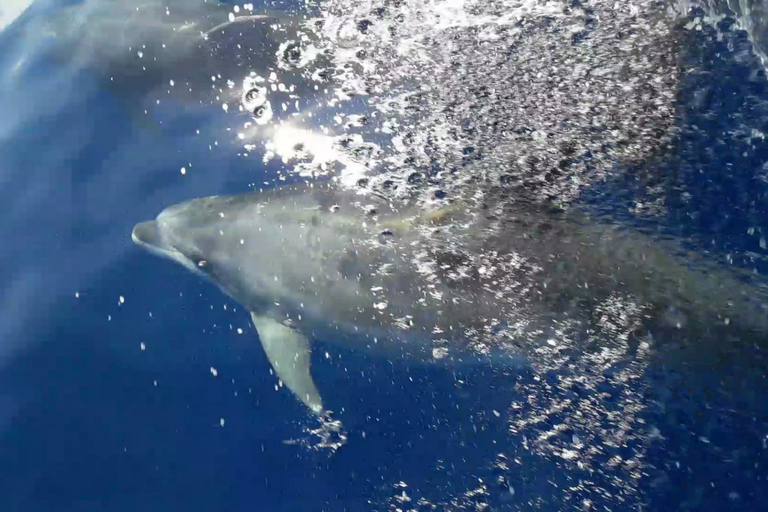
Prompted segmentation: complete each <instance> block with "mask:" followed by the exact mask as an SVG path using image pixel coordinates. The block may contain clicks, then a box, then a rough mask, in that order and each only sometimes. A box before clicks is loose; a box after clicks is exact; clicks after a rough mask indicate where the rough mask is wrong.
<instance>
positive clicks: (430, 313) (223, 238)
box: [132, 181, 768, 413]
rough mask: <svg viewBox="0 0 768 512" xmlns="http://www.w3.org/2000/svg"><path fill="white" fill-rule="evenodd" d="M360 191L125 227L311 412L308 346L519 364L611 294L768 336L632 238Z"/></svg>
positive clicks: (734, 302) (718, 288)
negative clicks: (214, 289) (190, 283)
mask: <svg viewBox="0 0 768 512" xmlns="http://www.w3.org/2000/svg"><path fill="white" fill-rule="evenodd" d="M359 192H360V191H358V190H355V189H349V188H346V187H340V186H338V185H337V184H336V183H335V182H334V181H327V182H307V183H299V184H293V185H288V186H283V187H278V188H273V189H268V190H260V191H258V192H252V193H247V194H241V195H234V196H213V197H206V198H198V199H192V200H189V201H186V202H183V203H180V204H177V205H175V206H171V207H169V208H167V209H165V210H164V211H162V212H161V213H160V214H159V215H158V216H157V218H156V219H155V220H151V221H148V222H142V223H140V224H138V225H136V226H135V228H134V229H133V232H132V238H133V241H134V242H135V243H137V244H138V245H139V246H141V247H143V248H145V249H147V250H149V251H150V252H152V253H155V254H157V255H160V256H162V257H164V258H167V259H170V260H173V261H176V262H177V263H180V264H181V265H183V266H184V267H186V268H187V269H189V270H190V271H192V272H194V273H195V274H197V275H199V276H203V277H205V278H206V279H208V280H210V281H212V282H213V283H215V284H216V285H217V286H218V287H219V288H220V289H221V290H222V291H223V292H224V293H226V294H227V295H229V296H230V297H232V298H233V299H235V300H236V301H238V302H239V303H241V304H242V305H243V306H244V307H245V308H246V309H248V310H249V311H250V314H251V319H252V321H253V325H254V326H255V328H256V330H257V332H258V335H259V338H260V340H261V344H262V346H263V348H264V351H265V352H266V355H267V357H268V359H269V361H270V362H271V364H272V366H273V368H274V369H275V371H276V373H277V375H278V377H279V378H280V379H281V380H282V381H283V383H284V384H285V385H286V386H287V387H288V388H289V389H290V390H292V391H293V393H295V395H296V396H297V397H298V398H299V399H300V400H301V401H302V402H303V403H304V404H306V405H307V406H308V407H309V408H310V409H311V410H312V411H315V412H317V413H320V412H322V411H323V410H324V409H323V401H322V399H321V396H320V393H319V392H318V389H317V386H316V384H315V382H314V380H313V378H312V375H311V371H310V359H311V358H310V354H311V340H312V339H322V340H328V341H332V342H338V343H343V344H345V345H349V346H352V347H355V348H359V349H362V350H366V351H370V352H374V353H381V354H383V355H386V356H388V357H395V356H398V357H399V356H402V357H405V358H408V359H412V360H416V361H425V362H432V361H434V362H440V361H442V362H445V363H457V364H461V363H462V362H465V361H469V362H471V361H472V360H478V359H479V360H485V361H488V358H489V357H490V358H492V359H491V360H492V361H495V360H499V359H498V358H495V355H494V354H496V355H498V354H501V355H504V354H508V355H510V359H508V361H510V362H511V361H514V360H518V361H519V358H520V357H522V358H523V359H524V358H525V357H526V354H529V353H531V352H532V351H535V349H536V347H537V343H539V341H540V340H541V337H542V333H546V332H547V328H548V327H547V324H549V326H550V327H551V326H552V325H555V326H556V325H558V317H559V318H560V319H561V320H562V319H563V318H572V317H574V315H575V314H576V313H575V312H576V311H578V310H579V308H581V309H583V308H585V307H587V308H588V306H589V304H594V303H596V301H600V300H603V299H605V298H607V297H610V296H612V295H615V294H617V293H629V294H631V296H632V297H634V298H636V300H637V301H639V302H642V303H648V304H652V305H653V306H654V307H655V309H651V310H649V311H657V312H659V313H658V316H659V318H660V319H661V320H662V321H664V319H667V321H671V322H674V323H675V324H676V327H677V328H680V327H681V323H685V322H689V323H693V322H694V321H696V322H700V321H709V322H716V323H717V322H719V323H721V324H728V323H730V322H733V324H732V325H735V324H736V323H740V324H742V325H744V326H746V327H747V328H749V329H761V330H763V331H765V330H766V328H768V322H767V321H766V310H765V307H764V301H763V298H764V294H761V292H759V291H758V289H757V288H756V287H754V286H751V285H747V284H744V283H743V282H741V280H740V279H739V278H738V277H737V276H734V275H731V274H729V273H727V272H724V271H723V270H722V269H720V268H719V266H718V265H716V264H712V263H708V262H707V261H705V260H703V259H701V258H698V257H697V256H695V255H693V254H687V253H683V252H680V251H679V250H676V249H675V248H673V247H672V246H667V245H665V244H664V243H663V242H662V241H659V240H656V239H654V238H653V237H650V236H647V235H643V234H642V233H639V232H633V231H631V230H624V229H620V228H618V227H616V226H614V225H610V224H606V223H601V222H595V221H589V222H588V220H589V219H586V218H585V217H584V216H577V215H573V216H560V217H558V216H556V215H551V214H547V213H543V212H535V211H531V210H530V209H522V208H520V209H514V208H512V207H509V206H503V207H502V208H504V209H505V210H506V211H505V212H504V215H496V214H494V212H493V208H495V207H493V206H491V207H489V205H475V204H472V203H471V202H470V201H455V202H454V203H452V204H446V205H443V206H441V207H439V208H432V209H430V208H425V207H424V206H423V205H419V204H418V203H416V202H413V203H409V202H405V203H403V204H402V205H400V204H398V205H395V204H394V203H392V202H390V200H388V199H387V198H384V197H379V196H377V195H372V194H367V195H361V194H360V193H359ZM496 208H498V206H497V207H496ZM495 213H500V212H495ZM500 219H502V220H500ZM678 249H679V248H678ZM672 313H674V314H672ZM670 319H671V320H670ZM550 332H551V329H550ZM545 337H546V335H545ZM537 340H538V341H537ZM501 360H505V359H501Z"/></svg>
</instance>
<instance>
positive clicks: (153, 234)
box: [131, 220, 205, 277]
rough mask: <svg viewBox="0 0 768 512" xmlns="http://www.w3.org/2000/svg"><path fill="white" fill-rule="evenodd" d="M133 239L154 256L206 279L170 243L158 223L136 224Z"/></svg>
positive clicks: (153, 221) (150, 221) (132, 233)
mask: <svg viewBox="0 0 768 512" xmlns="http://www.w3.org/2000/svg"><path fill="white" fill-rule="evenodd" d="M131 238H132V239H133V242H134V243H135V244H136V245H139V246H140V247H143V248H144V249H146V250H147V251H149V252H151V253H152V254H155V255H157V256H161V257H163V258H168V259H170V260H173V261H176V262H177V263H181V264H182V265H184V266H185V267H186V268H188V269H189V270H191V271H192V272H194V273H195V274H197V275H200V276H203V277H205V274H204V273H203V272H201V271H200V269H199V268H197V267H196V266H195V265H194V263H192V262H191V261H190V260H189V258H187V257H186V256H184V254H183V253H182V252H181V251H179V250H178V249H176V248H175V247H174V246H173V245H172V244H171V243H169V242H168V238H167V237H166V235H165V234H164V233H163V232H162V231H161V229H160V224H159V223H158V221H156V220H149V221H147V222H141V223H139V224H136V226H135V227H134V228H133V231H132V232H131Z"/></svg>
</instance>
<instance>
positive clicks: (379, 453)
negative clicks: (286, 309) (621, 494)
mask: <svg viewBox="0 0 768 512" xmlns="http://www.w3.org/2000/svg"><path fill="white" fill-rule="evenodd" d="M20 21H21V22H23V21H24V20H23V19H22V20H20ZM15 30H16V27H11V28H9V29H8V30H7V31H6V32H5V33H3V34H0V65H1V66H2V68H3V72H4V74H6V75H7V70H8V69H9V68H10V67H11V66H12V65H13V63H14V62H15V58H16V56H17V50H18V49H17V48H16V47H15V46H14V41H15V40H16V39H14V38H15V37H17V34H16V33H15ZM729 45H730V48H729ZM749 55H750V54H749V52H748V41H747V40H746V38H745V37H744V35H743V34H739V33H732V34H731V36H730V40H729V41H723V42H717V41H716V40H715V39H714V38H712V37H711V34H707V33H706V31H705V33H704V34H699V35H696V36H692V37H691V41H690V47H689V51H688V52H686V56H685V58H687V59H691V60H692V61H693V62H695V63H696V65H697V67H698V68H699V69H702V68H703V69H705V70H706V73H704V72H702V73H701V74H698V75H689V76H686V78H685V79H684V82H683V85H682V87H681V90H680V93H679V106H678V109H679V116H680V126H681V135H680V141H681V148H682V151H681V157H680V159H679V160H678V161H671V162H667V165H668V166H669V169H664V171H665V173H664V174H665V176H667V178H666V180H667V182H666V183H665V190H666V192H667V197H668V198H669V202H668V204H669V205H670V209H669V212H670V213H669V215H668V217H667V218H666V219H664V220H663V221H662V224H663V227H664V229H666V230H668V231H670V232H673V233H674V234H676V235H678V236H682V237H690V238H691V242H690V243H691V244H692V245H693V246H694V247H698V248H699V249H700V250H705V249H706V250H713V251H716V252H720V253H727V252H729V251H741V252H743V251H747V250H748V251H754V252H760V246H759V231H758V235H755V234H748V233H747V229H746V227H747V226H757V227H758V228H762V229H768V205H767V203H766V195H765V193H766V183H765V181H762V180H760V179H758V178H757V177H756V175H757V170H759V169H761V168H762V166H763V164H764V163H765V162H766V161H768V145H766V143H765V141H764V140H761V139H752V140H749V141H748V140H745V139H744V137H742V136H738V135H737V136H725V135H723V134H725V133H729V132H732V131H733V130H735V129H737V128H738V127H740V126H743V125H745V124H747V125H749V126H760V127H762V130H763V132H765V133H768V107H766V103H765V102H766V101H768V82H766V77H765V74H764V73H762V72H755V69H756V68H757V65H756V64H755V61H754V57H750V56H749ZM23 73H24V75H23V80H20V81H18V80H17V81H15V82H13V81H10V80H5V81H4V82H0V87H2V94H1V95H0V113H2V116H3V117H2V120H0V184H2V188H1V189H0V205H2V208H3V216H2V217H0V238H1V239H2V242H0V243H2V251H1V252H0V283H2V290H3V291H2V295H0V340H1V341H0V364H1V365H2V366H1V367H0V510H1V511H25V512H37V511H107V510H108V511H135V510H143V511H154V510H157V511H161V510H162V511H167V510H184V511H197V510H200V511H203V510H206V511H208V510H216V511H243V510H265V511H266V510H269V511H278V510H284V511H289V510H291V511H295V510H307V511H315V510H317V511H320V510H324V511H340V510H349V511H352V510H355V511H357V510H368V509H371V510H384V509H386V508H387V507H388V505H389V504H390V503H392V500H391V499H390V498H391V497H392V496H394V495H395V494H399V493H400V492H401V491H399V490H398V491H397V492H395V490H393V489H394V488H393V485H394V484H396V483H397V482H399V481H404V482H407V483H408V485H409V487H408V488H407V489H406V490H407V492H408V494H409V495H410V496H411V497H412V498H413V501H412V502H411V503H410V504H409V506H412V507H416V506H417V505H416V500H417V499H418V497H420V496H424V497H426V498H428V499H429V500H431V501H436V500H439V499H441V498H448V497H450V496H453V495H459V494H462V493H464V492H466V491H467V490H469V489H472V488H474V487H475V486H477V482H478V479H482V480H483V481H485V482H490V489H491V490H490V494H489V495H488V496H486V497H484V498H482V499H478V501H477V503H481V502H489V503H491V510H517V509H533V508H541V509H543V510H559V509H560V506H561V501H560V499H561V496H562V489H563V488H564V487H567V486H569V485H575V482H576V481H577V480H578V479H588V478H590V477H591V478H594V479H595V480H598V481H600V479H605V478H606V476H605V475H590V474H587V473H586V472H585V473H584V474H576V473H573V472H567V471H563V469H562V466H561V465H560V463H559V462H558V461H557V460H550V459H546V458H542V457H537V456H534V455H531V454H527V453H526V451H525V450H524V449H523V447H522V442H521V440H520V439H518V438H516V437H514V436H510V435H509V434H508V432H507V430H508V426H507V424H506V422H505V421H504V418H503V417H502V418H497V417H496V416H495V415H493V414H491V411H493V410H497V411H506V410H507V408H508V404H509V403H510V401H511V400H513V399H514V398H515V395H516V391H515V388H514V384H515V382H518V381H526V380H530V379H531V375H528V374H527V373H526V371H525V370H523V369H510V370H501V369H498V368H495V369H490V368H488V369H482V368H476V369H467V370H464V371H463V373H461V374H455V373H454V372H453V371H451V370H447V369H443V368H439V367H434V368H424V367H409V366H407V365H406V364H405V363H402V362H389V361H386V360H381V359H375V358H371V357H368V356H366V355H363V354H359V353H355V352H349V351H344V350H343V349H340V348H338V347H336V346H332V345H326V344H323V343H321V344H320V347H319V350H315V357H314V359H313V365H314V366H313V373H314V375H315V378H316V381H317V382H318V383H319V386H320V388H321V391H322V392H323V394H324V396H325V397H326V400H327V401H328V403H329V407H330V409H332V410H334V411H336V417H338V418H340V419H341V420H342V422H343V424H344V427H345V429H346V431H347V432H348V433H349V440H348V442H347V444H346V445H345V446H343V447H342V448H341V449H340V450H339V451H338V452H337V453H333V454H332V453H329V451H327V450H320V451H314V450H312V449H310V448H307V447H305V446H302V445H301V444H291V443H285V442H284V441H286V440H297V439H298V440H304V441H307V440H309V441H311V440H312V439H313V438H312V436H311V435H310V434H308V433H306V432H305V428H316V424H315V422H314V420H313V419H312V418H311V417H309V415H308V414H307V412H306V411H305V410H304V408H303V406H301V404H299V403H298V402H297V401H296V400H295V399H294V397H293V396H292V395H290V393H288V392H287V391H285V390H281V391H280V392H274V386H275V383H276V379H275V377H273V376H271V375H270V371H269V363H268V362H267V360H266V358H265V356H264V354H263V352H262V351H261V348H260V346H259V343H258V340H257V338H256V337H255V334H254V333H252V331H251V330H250V328H249V323H248V318H247V315H246V314H245V312H244V311H242V310H241V309H240V308H239V307H238V306H237V305H236V304H235V303H233V302H232V301H231V300H228V299H227V298H225V297H224V296H223V295H221V293H220V292H219V291H217V290H216V289H215V288H214V287H212V286H210V285H208V284H206V283H203V282H200V280H199V279H198V278H197V277H195V276H193V275H191V274H189V273H188V272H187V271H185V270H184V269H183V268H181V267H179V266H177V265H173V264H171V263H168V262H165V261H161V260H160V259H158V258H156V257H153V256H151V255H148V254H146V253H144V252H143V251H141V250H140V249H138V248H136V247H135V246H133V244H132V243H131V240H130V230H131V227H132V226H133V224H134V223H135V222H137V221H140V220H145V219H146V218H149V217H151V216H153V215H155V214H156V213H157V212H158V211H160V210H161V209H162V208H163V207H165V206H167V205H169V204H173V203H176V202H179V201H182V200H184V199H187V198H190V197H195V196H202V195H212V194H216V193H222V192H238V191H243V190H245V189H247V188H248V187H249V185H250V184H251V183H254V182H259V181H260V173H266V172H267V170H264V169H263V168H261V164H259V163H258V162H259V161H258V159H255V158H250V159H245V158H243V157H242V156H240V155H239V152H240V147H239V144H237V143H236V141H229V140H226V139H225V138H224V137H222V136H221V129H222V127H223V126H225V115H224V113H223V112H222V111H221V110H220V109H216V108H211V109H210V110H206V109H195V110H189V111H185V110H182V106H181V105H174V104H173V103H172V102H170V103H169V104H168V105H166V106H164V109H163V110H161V111H160V113H159V114H158V115H159V116H160V118H161V119H163V121H164V123H163V125H162V128H161V129H151V128H148V127H146V126H141V125H140V124H139V123H137V120H136V119H135V118H134V117H132V116H131V115H130V114H129V112H127V111H126V109H125V107H124V105H123V104H122V103H121V100H120V98H118V97H116V96H115V95H114V94H113V92H111V91H109V90H108V89H105V88H103V87H102V86H101V84H100V83H99V82H98V81H97V80H96V78H95V77H94V76H92V75H91V74H89V73H88V71H87V70H84V71H81V72H78V73H76V74H62V71H61V70H60V69H58V68H57V67H56V66H55V63H52V62H48V61H46V60H45V59H43V60H41V61H33V62H31V63H30V64H29V65H28V66H27V67H25V68H24V71H23ZM22 84H23V86H22ZM702 98H703V99H702ZM713 113H714V114H715V115H713ZM164 115H165V116H166V117H163V116H164ZM692 125H696V126H697V127H698V129H697V130H692V129H690V126H692ZM198 129H199V130H200V134H197V133H196V130H198ZM214 140H217V141H218V142H219V143H218V145H216V146H214V147H213V149H209V144H212V143H213V141H214ZM189 163H192V166H191V167H189ZM182 166H187V167H188V168H189V172H188V173H187V174H186V175H183V176H182V175H181V174H180V172H179V169H180V167H182ZM606 187H607V188H609V189H610V190H609V191H608V192H599V194H600V195H599V197H600V198H601V199H600V200H601V201H605V198H606V197H609V198H613V201H614V202H613V203H610V204H612V205H614V206H615V207H616V209H617V210H619V209H620V206H621V205H622V204H623V201H624V200H625V199H626V198H625V194H624V193H623V192H615V191H616V190H619V191H624V190H625V189H624V188H621V187H617V186H615V184H610V185H606ZM628 189H629V188H627V189H626V190H628ZM683 192H686V193H687V194H688V195H684V194H683ZM638 222H643V219H638ZM712 241H713V242H712ZM759 266H760V264H758V267H759ZM766 270H768V269H766ZM76 293H77V294H78V296H77V297H76ZM121 296H122V297H124V298H125V302H124V303H122V304H121V303H120V302H119V298H120V297H121ZM224 305H227V308H226V309H224ZM237 328H242V329H243V330H244V331H245V333H243V334H238V333H237ZM142 343H144V344H145V347H146V348H145V350H142V349H141V344H142ZM764 348H765V345H763V346H762V347H759V346H757V345H756V346H755V347H754V348H752V347H750V348H748V349H739V348H736V349H732V350H724V354H723V359H722V363H721V366H719V367H718V368H721V369H722V365H732V366H733V371H730V370H726V371H723V372H722V373H718V372H714V371H710V369H709V367H707V366H706V364H701V365H698V366H697V364H696V363H695V362H694V363H692V364H691V365H690V366H689V367H687V370H680V369H679V368H678V369H676V370H674V371H666V370H665V369H664V368H652V369H651V370H650V371H649V373H648V374H647V375H646V379H647V382H649V383H650V385H649V389H648V390H647V392H646V397H647V398H648V401H649V403H653V404H654V406H653V407H650V408H649V410H648V411H647V412H646V413H645V417H646V419H647V421H648V422H649V423H651V422H652V423H654V424H656V425H657V426H658V428H659V430H660V432H661V435H662V436H663V437H664V438H665V442H664V443H663V444H658V445H654V447H652V448H651V449H650V450H649V452H648V454H647V458H648V459H649V460H648V462H650V463H652V464H653V465H654V466H656V467H657V468H663V469H666V471H665V472H664V476H663V477H662V476H661V474H662V472H661V471H657V472H655V473H652V474H646V475H644V476H643V480H642V482H641V484H640V489H641V490H642V492H643V493H644V494H645V498H646V499H647V501H648V502H649V503H650V505H651V507H652V510H680V509H690V510H768V482H766V475H767V473H766V463H767V461H768V456H767V454H768V450H766V442H768V402H766V400H765V397H766V391H768V383H766V378H765V368H766V365H767V364H768V357H767V356H766V354H765V352H764ZM325 352H328V353H329V356H330V358H328V359H327V358H325V357H323V354H324V353H325ZM211 367H213V368H216V370H217V372H218V376H217V377H213V376H212V375H211V371H210V368H211ZM676 372H679V373H676ZM723 375H726V376H727V379H725V380H726V382H725V383H723ZM552 378H555V376H552ZM608 391H609V392H610V391H611V390H608ZM607 401H608V402H610V398H608V399H607ZM608 407H610V405H608ZM222 418H223V419H224V420H225V422H224V425H223V426H222V425H221V423H220V420H221V419H222ZM542 428H543V427H542ZM701 438H705V439H706V440H707V441H706V442H705V441H702V440H701ZM502 452H503V453H505V454H507V455H508V456H513V455H514V456H517V457H519V458H520V464H513V465H511V467H510V469H508V470H505V471H499V470H495V469H493V468H492V467H491V462H492V461H494V460H495V459H496V457H497V454H499V453H502ZM436 468H439V469H437V470H436ZM500 475H502V476H504V478H505V479H506V480H505V481H509V482H513V483H514V488H515V494H514V496H513V495H511V493H510V492H509V490H508V486H507V485H506V484H505V485H499V484H495V483H494V482H495V479H498V477H499V476H500ZM734 493H735V494H734ZM576 494H577V495H579V493H578V492H577V493H576ZM581 495H583V497H589V498H590V499H591V500H592V501H593V502H595V503H596V504H597V508H596V509H597V510H601V508H600V506H599V505H600V499H601V498H600V496H599V494H596V493H590V491H583V493H582V494H581ZM548 496H549V497H551V501H549V502H548V501H547V497H548ZM529 500H538V501H536V502H532V501H529ZM466 503H471V500H470V501H468V502H462V505H466ZM568 506H569V507H572V508H575V507H576V506H577V503H575V502H569V504H568ZM576 509H577V508H576ZM613 509H614V510H616V508H613ZM624 509H626V510H637V507H636V506H634V505H626V506H625V508H624Z"/></svg>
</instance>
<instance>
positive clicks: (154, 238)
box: [131, 220, 163, 249]
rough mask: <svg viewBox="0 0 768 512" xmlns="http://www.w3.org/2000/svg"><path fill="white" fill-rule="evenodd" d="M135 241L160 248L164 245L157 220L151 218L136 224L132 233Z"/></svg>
mask: <svg viewBox="0 0 768 512" xmlns="http://www.w3.org/2000/svg"><path fill="white" fill-rule="evenodd" d="M131 238H132V239H133V241H134V242H135V243H137V244H139V245H143V246H145V247H154V248H157V249H160V248H162V247H163V239H162V237H161V236H160V230H159V229H157V221H154V220H150V221H147V222H141V223H139V224H136V226H135V227H134V228H133V232H132V233H131Z"/></svg>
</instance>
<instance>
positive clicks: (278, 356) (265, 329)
mask: <svg viewBox="0 0 768 512" xmlns="http://www.w3.org/2000/svg"><path fill="white" fill-rule="evenodd" d="M251 319H252V320H253V325H254V326H255V327H256V331H257V332H258V333H259V339H260V340H261V346H262V347H264V352H266V354H267V359H269V362H270V363H271V364H272V368H274V369H275V372H277V376H278V377H280V379H281V380H282V381H283V383H284V384H285V385H286V386H288V389H290V390H291V391H293V392H294V394H295V395H296V396H297V397H299V400H301V401H302V402H304V403H305V404H306V406H307V407H309V408H310V409H312V411H314V412H315V413H318V414H319V413H321V412H322V411H323V401H322V400H321V399H320V393H318V391H317V387H315V382H314V381H313V380H312V374H310V373H309V365H310V360H311V356H312V345H311V343H310V341H309V339H307V337H306V336H304V335H303V334H301V333H300V332H298V331H297V330H295V329H292V328H290V327H288V326H287V325H283V324H282V323H280V322H278V321H277V320H275V319H274V318H272V317H270V316H266V315H258V314H256V313H253V312H252V313H251Z"/></svg>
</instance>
